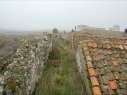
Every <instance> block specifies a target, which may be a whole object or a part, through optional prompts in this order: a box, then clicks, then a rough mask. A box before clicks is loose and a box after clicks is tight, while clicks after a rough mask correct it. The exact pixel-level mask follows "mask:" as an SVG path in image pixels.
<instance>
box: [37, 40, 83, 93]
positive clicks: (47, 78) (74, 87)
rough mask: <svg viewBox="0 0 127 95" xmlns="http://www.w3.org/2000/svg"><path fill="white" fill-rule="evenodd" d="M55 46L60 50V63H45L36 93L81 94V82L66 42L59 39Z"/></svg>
mask: <svg viewBox="0 0 127 95" xmlns="http://www.w3.org/2000/svg"><path fill="white" fill-rule="evenodd" d="M56 48H58V50H59V51H60V57H59V59H58V60H60V63H59V64H58V65H57V66H54V64H51V63H50V61H49V63H47V64H46V66H45V67H44V70H43V73H42V79H40V82H39V85H38V87H37V89H36V92H35V93H36V95H82V93H83V88H82V87H83V86H82V82H81V80H80V75H79V73H78V70H77V67H76V63H75V56H74V55H73V53H72V52H71V49H70V48H69V44H68V42H67V41H65V40H59V41H58V45H57V47H56ZM51 54H52V53H51Z"/></svg>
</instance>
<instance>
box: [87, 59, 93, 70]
mask: <svg viewBox="0 0 127 95" xmlns="http://www.w3.org/2000/svg"><path fill="white" fill-rule="evenodd" d="M87 68H88V69H89V68H93V64H92V62H90V61H88V62H87Z"/></svg>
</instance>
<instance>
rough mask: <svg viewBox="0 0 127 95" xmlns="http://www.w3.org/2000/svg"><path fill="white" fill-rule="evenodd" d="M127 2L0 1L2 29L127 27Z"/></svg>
mask: <svg viewBox="0 0 127 95" xmlns="http://www.w3.org/2000/svg"><path fill="white" fill-rule="evenodd" d="M126 5H127V1H124V0H122V1H118V0H117V1H115V0H110V1H109V0H108V1H106V0H103V1H100V0H95V1H93V0H90V1H87V0H86V1H83V0H80V1H77V0H69V1H64V0H60V1H57V0H53V1H50V0H46V1H45V0H44V1H41V0H38V1H34V0H32V1H29V0H28V1H21V0H13V1H0V29H5V30H27V31H33V30H49V29H52V28H54V27H57V28H59V29H62V30H63V29H65V30H70V29H72V27H74V26H75V25H80V24H81V25H90V26H97V27H110V26H113V25H119V26H120V27H121V29H122V30H123V29H124V28H125V27H127V21H126V17H127V11H126V9H127V7H126Z"/></svg>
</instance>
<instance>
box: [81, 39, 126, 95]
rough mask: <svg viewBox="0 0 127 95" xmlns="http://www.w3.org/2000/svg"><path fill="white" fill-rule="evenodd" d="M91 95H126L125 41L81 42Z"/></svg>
mask: <svg viewBox="0 0 127 95" xmlns="http://www.w3.org/2000/svg"><path fill="white" fill-rule="evenodd" d="M81 46H82V49H83V54H84V59H85V60H86V67H87V70H88V75H89V79H90V81H91V84H92V92H93V95H112V94H115V93H116V94H118V95H127V39H126V38H121V39H119V38H109V39H108V38H106V39H103V40H92V39H91V40H84V41H82V42H81Z"/></svg>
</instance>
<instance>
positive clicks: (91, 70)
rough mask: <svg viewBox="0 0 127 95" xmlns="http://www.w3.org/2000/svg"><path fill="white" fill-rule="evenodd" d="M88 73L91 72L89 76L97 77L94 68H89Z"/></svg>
mask: <svg viewBox="0 0 127 95" xmlns="http://www.w3.org/2000/svg"><path fill="white" fill-rule="evenodd" d="M88 72H89V76H90V77H91V76H96V72H95V69H94V68H89V69H88Z"/></svg>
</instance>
